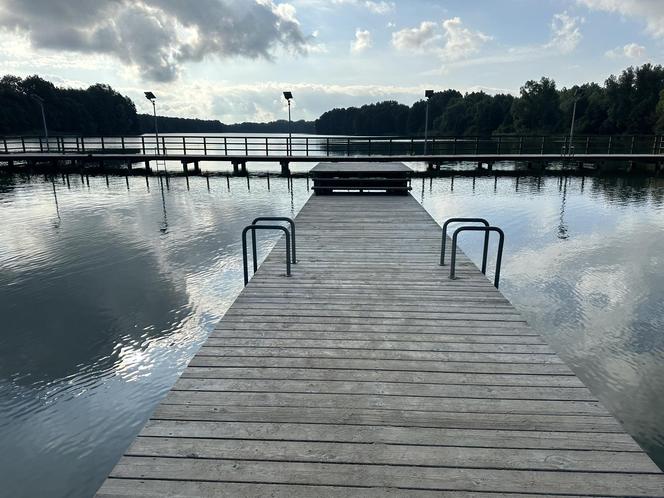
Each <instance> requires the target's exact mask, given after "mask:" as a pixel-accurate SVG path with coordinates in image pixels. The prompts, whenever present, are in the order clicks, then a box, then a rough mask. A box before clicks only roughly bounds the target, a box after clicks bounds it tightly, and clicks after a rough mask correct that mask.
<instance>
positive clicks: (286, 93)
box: [284, 92, 293, 100]
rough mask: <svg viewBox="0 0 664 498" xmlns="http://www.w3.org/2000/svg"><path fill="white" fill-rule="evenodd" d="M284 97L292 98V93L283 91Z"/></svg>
mask: <svg viewBox="0 0 664 498" xmlns="http://www.w3.org/2000/svg"><path fill="white" fill-rule="evenodd" d="M284 98H285V99H286V100H290V99H292V98H293V94H292V93H291V92H284Z"/></svg>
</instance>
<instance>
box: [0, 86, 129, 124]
mask: <svg viewBox="0 0 664 498" xmlns="http://www.w3.org/2000/svg"><path fill="white" fill-rule="evenodd" d="M31 95H38V96H39V97H41V98H42V99H44V106H45V108H46V113H47V116H46V118H47V122H48V127H49V129H51V130H53V131H66V132H71V133H78V134H82V135H93V134H100V135H101V134H104V135H110V134H120V133H123V134H130V133H136V132H138V118H137V116H136V107H135V106H134V103H133V102H132V101H131V100H130V99H129V98H127V97H124V96H122V95H120V94H119V93H118V92H116V91H115V90H113V89H112V88H111V87H110V86H108V85H100V84H97V85H92V86H91V87H89V88H87V89H85V90H83V89H72V88H58V87H56V86H55V85H54V84H53V83H51V82H49V81H46V80H43V79H42V78H40V77H38V76H28V77H27V78H25V79H21V78H19V77H16V76H5V77H3V78H2V79H0V133H1V134H4V135H15V134H20V133H42V131H41V130H42V129H43V127H42V117H41V111H40V109H39V103H38V102H37V101H35V100H34V99H33V98H32V97H31Z"/></svg>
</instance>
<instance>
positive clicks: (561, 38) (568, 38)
mask: <svg viewBox="0 0 664 498" xmlns="http://www.w3.org/2000/svg"><path fill="white" fill-rule="evenodd" d="M582 22H583V19H581V18H579V17H572V16H570V15H569V14H568V13H567V12H563V13H561V14H555V15H554V16H553V20H552V21H551V32H552V37H551V41H550V42H549V43H548V46H549V47H552V48H557V49H558V50H560V52H562V53H564V54H568V53H570V52H572V51H573V50H574V49H575V48H576V47H577V46H578V45H579V42H580V41H581V38H582V36H581V30H580V29H579V25H580V24H581V23H582Z"/></svg>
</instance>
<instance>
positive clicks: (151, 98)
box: [144, 92, 157, 102]
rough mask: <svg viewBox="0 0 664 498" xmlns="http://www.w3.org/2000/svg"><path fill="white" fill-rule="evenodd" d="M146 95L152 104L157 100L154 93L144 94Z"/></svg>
mask: <svg viewBox="0 0 664 498" xmlns="http://www.w3.org/2000/svg"><path fill="white" fill-rule="evenodd" d="M144 93H145V98H146V99H148V100H149V101H150V102H152V101H153V100H155V99H156V98H157V97H156V96H155V94H154V93H152V92H144Z"/></svg>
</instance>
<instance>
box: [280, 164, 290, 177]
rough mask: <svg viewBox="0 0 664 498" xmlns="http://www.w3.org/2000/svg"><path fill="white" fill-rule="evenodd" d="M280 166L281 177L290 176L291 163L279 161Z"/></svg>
mask: <svg viewBox="0 0 664 498" xmlns="http://www.w3.org/2000/svg"><path fill="white" fill-rule="evenodd" d="M279 164H280V165H281V175H282V176H290V168H289V164H290V161H279Z"/></svg>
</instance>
